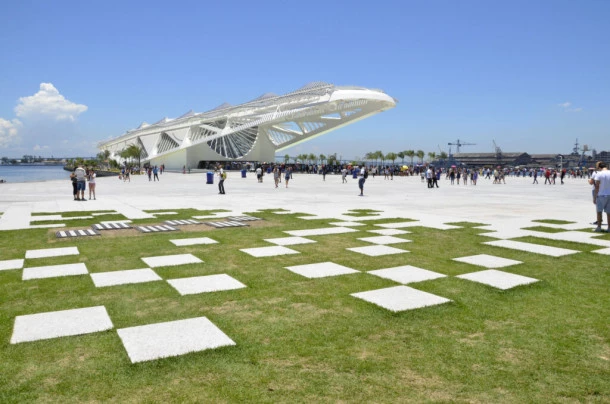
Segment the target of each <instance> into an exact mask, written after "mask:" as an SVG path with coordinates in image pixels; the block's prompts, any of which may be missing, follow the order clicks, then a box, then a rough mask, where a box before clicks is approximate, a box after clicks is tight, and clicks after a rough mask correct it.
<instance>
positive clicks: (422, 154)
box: [415, 150, 426, 164]
mask: <svg viewBox="0 0 610 404" xmlns="http://www.w3.org/2000/svg"><path fill="white" fill-rule="evenodd" d="M415 155H416V156H417V158H418V159H419V162H420V163H421V164H423V162H424V156H425V155H426V153H424V151H423V150H418V151H417V153H415Z"/></svg>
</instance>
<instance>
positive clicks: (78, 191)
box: [70, 165, 96, 201]
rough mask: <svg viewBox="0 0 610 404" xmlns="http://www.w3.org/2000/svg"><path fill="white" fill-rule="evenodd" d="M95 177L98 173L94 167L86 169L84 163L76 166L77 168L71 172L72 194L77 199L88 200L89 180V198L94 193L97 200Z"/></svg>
mask: <svg viewBox="0 0 610 404" xmlns="http://www.w3.org/2000/svg"><path fill="white" fill-rule="evenodd" d="M95 178H96V174H95V171H94V170H93V169H89V170H85V169H84V168H83V166H82V165H79V166H78V167H76V169H75V170H74V171H73V172H72V173H71V174H70V181H71V182H72V196H73V197H74V200H75V201H86V199H85V190H86V189H87V182H89V199H91V196H92V195H93V199H94V200H95V199H96V198H95Z"/></svg>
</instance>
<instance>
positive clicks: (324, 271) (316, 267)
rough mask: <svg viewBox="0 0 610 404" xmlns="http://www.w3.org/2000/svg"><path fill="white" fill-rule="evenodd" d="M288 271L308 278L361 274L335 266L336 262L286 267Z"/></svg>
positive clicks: (341, 266)
mask: <svg viewBox="0 0 610 404" xmlns="http://www.w3.org/2000/svg"><path fill="white" fill-rule="evenodd" d="M286 269H287V270H289V271H292V272H294V273H295V274H299V275H303V276H304V277H306V278H325V277H327V276H337V275H346V274H353V273H357V272H360V271H356V270H355V269H352V268H348V267H345V266H343V265H339V264H335V263H334V262H320V263H317V264H306V265H295V266H290V267H286Z"/></svg>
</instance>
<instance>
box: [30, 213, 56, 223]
mask: <svg viewBox="0 0 610 404" xmlns="http://www.w3.org/2000/svg"><path fill="white" fill-rule="evenodd" d="M61 219H62V217H61V215H38V216H32V217H31V218H30V221H32V222H42V221H44V220H61Z"/></svg>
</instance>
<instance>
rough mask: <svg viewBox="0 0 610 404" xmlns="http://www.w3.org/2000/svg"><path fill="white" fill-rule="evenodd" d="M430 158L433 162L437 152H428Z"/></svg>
mask: <svg viewBox="0 0 610 404" xmlns="http://www.w3.org/2000/svg"><path fill="white" fill-rule="evenodd" d="M428 158H429V159H430V162H432V161H433V160H434V159H435V158H436V153H435V152H428Z"/></svg>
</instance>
